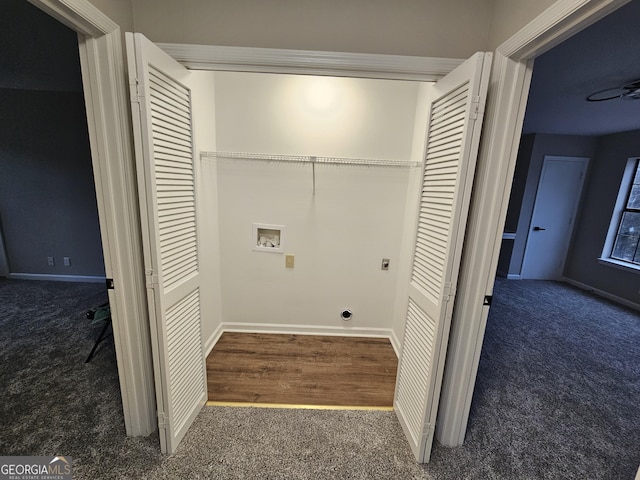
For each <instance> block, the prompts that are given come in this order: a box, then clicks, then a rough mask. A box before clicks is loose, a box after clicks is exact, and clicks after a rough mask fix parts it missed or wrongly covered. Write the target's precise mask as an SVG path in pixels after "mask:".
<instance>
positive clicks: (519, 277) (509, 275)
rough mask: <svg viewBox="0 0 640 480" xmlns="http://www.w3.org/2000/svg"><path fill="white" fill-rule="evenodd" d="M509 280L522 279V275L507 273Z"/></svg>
mask: <svg viewBox="0 0 640 480" xmlns="http://www.w3.org/2000/svg"><path fill="white" fill-rule="evenodd" d="M507 280H522V276H521V275H520V274H519V273H510V274H508V275H507Z"/></svg>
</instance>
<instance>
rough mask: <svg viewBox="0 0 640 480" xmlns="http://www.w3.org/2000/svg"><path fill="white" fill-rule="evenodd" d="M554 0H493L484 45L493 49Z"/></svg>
mask: <svg viewBox="0 0 640 480" xmlns="http://www.w3.org/2000/svg"><path fill="white" fill-rule="evenodd" d="M555 1H556V0H535V1H531V0H493V12H492V16H491V28H490V30H489V42H488V45H487V46H486V47H485V48H487V49H489V50H495V49H496V48H497V47H498V46H499V45H500V44H501V43H502V42H504V41H505V40H508V39H509V37H511V36H512V35H514V34H515V33H516V32H517V31H518V30H520V29H521V28H523V27H524V26H526V25H527V24H528V23H529V22H531V21H532V20H533V19H534V18H536V17H537V16H538V15H540V14H541V13H542V12H544V11H545V10H546V9H547V8H549V7H550V6H551V5H552V4H553V3H555Z"/></svg>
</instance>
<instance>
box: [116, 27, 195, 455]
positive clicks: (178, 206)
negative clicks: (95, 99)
mask: <svg viewBox="0 0 640 480" xmlns="http://www.w3.org/2000/svg"><path fill="white" fill-rule="evenodd" d="M127 54H128V61H129V77H130V86H131V100H132V113H133V120H134V140H135V147H136V164H137V171H138V188H139V190H140V192H139V194H140V212H141V220H142V222H143V235H144V238H143V248H144V259H145V271H146V273H147V297H148V302H149V316H150V319H149V320H150V325H151V333H152V335H151V340H152V349H153V357H154V358H153V360H154V371H155V382H156V399H157V404H158V425H159V429H160V444H161V449H162V451H163V452H166V453H173V452H175V450H176V448H177V446H178V444H179V443H180V440H181V439H182V437H183V436H184V434H185V433H186V431H187V429H188V428H189V426H190V425H191V423H192V422H193V419H194V418H195V416H196V415H197V414H198V412H199V411H200V409H201V407H202V405H203V404H204V403H205V402H206V398H207V391H206V372H205V363H204V356H203V351H202V335H201V330H200V329H201V325H200V295H201V292H200V274H199V263H198V261H199V260H198V238H197V212H196V191H195V185H196V174H197V172H196V171H195V166H196V163H195V162H194V147H193V135H192V132H193V128H192V109H191V91H190V90H189V88H188V87H187V86H185V79H186V77H187V76H188V75H189V72H188V71H187V70H186V69H185V68H184V67H182V66H181V65H179V64H178V63H177V62H175V61H174V60H173V59H172V58H170V57H169V56H168V55H167V54H166V53H164V52H163V51H162V50H160V49H159V48H158V47H156V46H155V45H154V44H153V43H151V42H150V41H149V40H147V39H146V38H145V37H144V36H142V35H140V34H130V33H127Z"/></svg>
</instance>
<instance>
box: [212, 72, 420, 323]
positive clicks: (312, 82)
mask: <svg viewBox="0 0 640 480" xmlns="http://www.w3.org/2000/svg"><path fill="white" fill-rule="evenodd" d="M418 90H419V85H418V84H416V83H410V82H392V81H381V80H364V79H360V80H358V79H345V78H339V79H338V78H336V79H333V78H331V79H329V78H317V77H304V76H285V75H263V74H234V73H217V74H216V140H217V148H218V150H221V151H240V152H242V151H244V152H263V153H272V154H308V155H317V156H340V157H345V156H352V157H373V158H388V159H396V160H409V159H410V158H411V155H412V143H413V131H414V124H415V111H416V102H417V96H418ZM309 92H311V93H312V94H313V95H312V97H311V98H309V97H308V94H309ZM313 92H315V93H313ZM321 100H322V101H321ZM217 163H218V165H217V166H218V172H217V173H218V198H219V208H220V247H221V250H220V251H221V278H222V298H223V302H222V308H223V320H224V322H229V323H231V324H233V325H225V328H228V327H233V326H235V327H237V328H250V329H251V330H260V329H262V330H270V329H274V328H279V329H280V330H281V331H297V332H317V333H338V334H339V333H345V334H358V333H362V334H381V335H389V333H390V329H391V326H392V319H393V309H394V300H395V293H396V284H397V273H398V265H399V254H400V246H401V239H402V233H403V228H404V212H405V202H406V194H407V182H408V178H409V169H398V168H388V167H387V168H384V167H362V166H345V165H341V166H333V165H317V166H316V194H315V196H314V195H313V192H312V171H311V166H310V165H309V164H283V163H267V162H256V161H248V160H224V159H219V160H218V161H217ZM253 222H259V223H271V224H277V225H285V226H286V232H285V233H286V238H285V243H286V245H285V253H287V254H294V255H295V268H293V269H287V268H285V262H284V256H283V255H282V254H277V253H265V252H257V251H254V250H252V245H251V229H252V223H253ZM382 258H390V259H391V268H390V270H389V271H382V270H381V269H380V263H381V260H382ZM345 307H348V308H351V309H352V310H353V312H354V318H353V320H352V321H351V322H348V323H345V322H343V321H342V320H341V319H340V318H339V312H340V310H341V309H343V308H345ZM274 324H276V325H278V324H280V325H281V327H277V326H274Z"/></svg>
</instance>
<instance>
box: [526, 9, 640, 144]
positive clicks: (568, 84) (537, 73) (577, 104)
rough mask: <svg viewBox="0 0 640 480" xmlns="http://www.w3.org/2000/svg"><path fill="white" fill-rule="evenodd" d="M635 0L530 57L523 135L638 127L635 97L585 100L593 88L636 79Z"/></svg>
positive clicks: (639, 34)
mask: <svg viewBox="0 0 640 480" xmlns="http://www.w3.org/2000/svg"><path fill="white" fill-rule="evenodd" d="M639 21H640V0H633V1H631V2H630V3H628V4H627V5H625V6H623V7H621V8H619V9H618V10H616V11H615V12H613V13H612V14H610V15H609V16H607V17H605V18H603V19H602V20H600V21H599V22H598V23H595V24H594V25H592V26H591V27H589V28H587V29H585V30H583V31H582V32H580V33H578V34H576V35H574V36H573V37H571V38H569V39H568V40H566V41H565V42H563V43H562V44H560V45H558V46H557V47H555V48H553V49H552V50H549V51H548V52H546V53H545V54H543V55H542V56H540V57H538V58H537V59H536V61H535V65H534V68H533V77H532V80H531V90H530V92H529V101H528V103H527V110H526V114H525V121H524V127H523V133H555V134H572V135H606V134H609V133H615V132H623V131H628V130H635V129H640V100H623V99H618V98H617V99H614V100H609V101H605V102H587V101H586V100H585V98H586V97H587V96H588V95H590V94H591V93H593V92H596V91H598V90H603V89H606V88H610V87H617V86H620V85H624V84H627V83H629V82H631V81H633V80H636V79H640V27H639V25H638V22H639Z"/></svg>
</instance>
